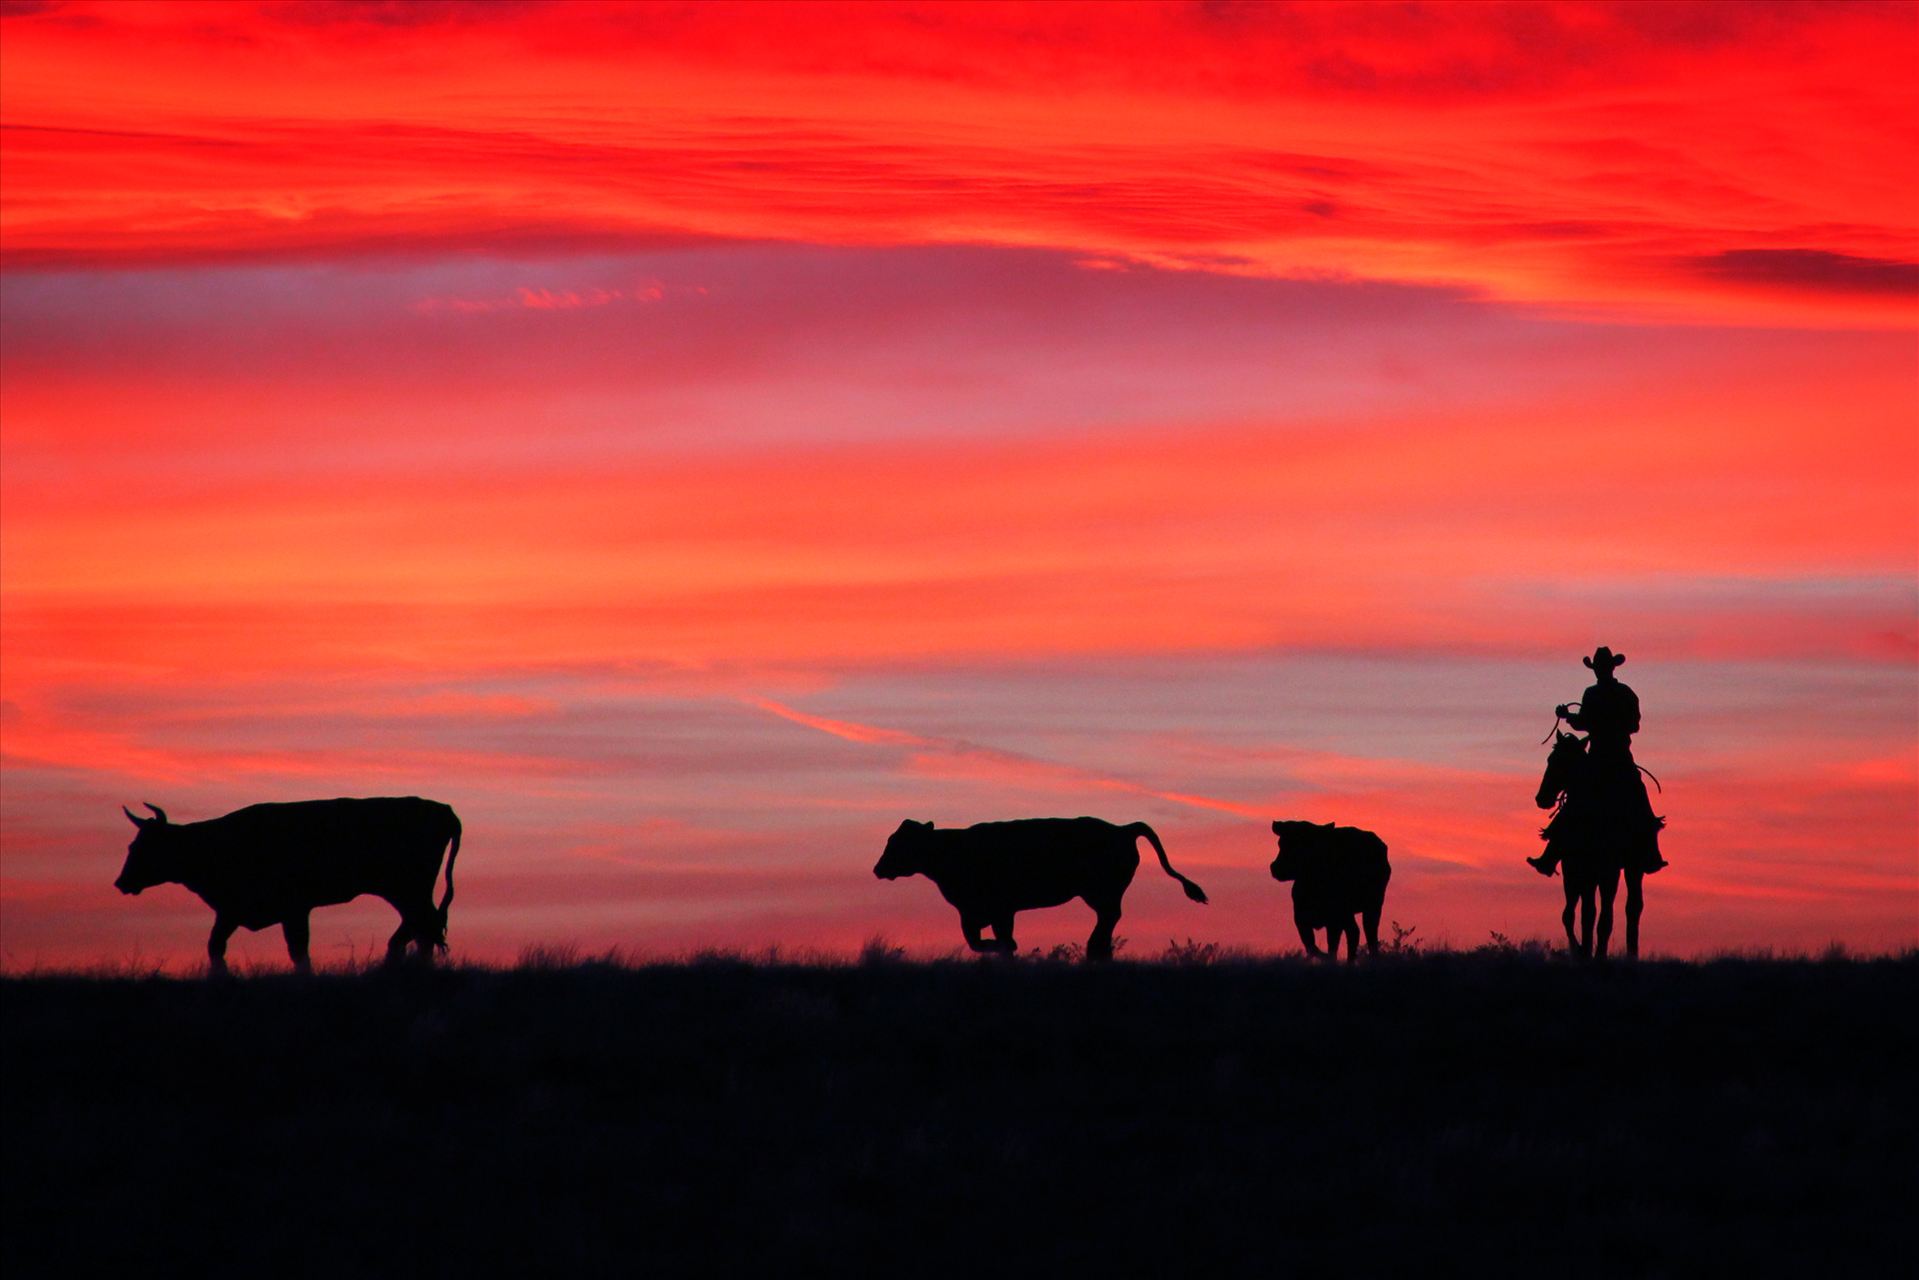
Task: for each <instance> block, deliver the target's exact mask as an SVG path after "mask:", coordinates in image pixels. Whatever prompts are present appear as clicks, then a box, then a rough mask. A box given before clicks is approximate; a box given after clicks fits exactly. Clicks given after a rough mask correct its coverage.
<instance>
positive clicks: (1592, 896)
mask: <svg viewBox="0 0 1919 1280" xmlns="http://www.w3.org/2000/svg"><path fill="white" fill-rule="evenodd" d="M1598 897H1599V893H1598V890H1596V889H1594V888H1593V887H1592V886H1591V885H1586V886H1585V887H1583V888H1582V889H1580V891H1579V954H1580V955H1582V956H1584V957H1585V958H1586V959H1588V960H1590V959H1592V958H1593V915H1594V913H1595V912H1596V911H1597V910H1598Z"/></svg>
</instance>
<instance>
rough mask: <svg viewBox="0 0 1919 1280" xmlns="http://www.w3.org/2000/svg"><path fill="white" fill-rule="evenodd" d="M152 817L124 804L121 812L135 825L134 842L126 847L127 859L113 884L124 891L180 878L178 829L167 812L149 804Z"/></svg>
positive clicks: (136, 890) (137, 890) (131, 891)
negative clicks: (140, 814) (146, 816)
mask: <svg viewBox="0 0 1919 1280" xmlns="http://www.w3.org/2000/svg"><path fill="white" fill-rule="evenodd" d="M147 808H149V809H151V810H153V816H152V817H151V818H142V817H138V816H136V815H135V814H134V812H133V810H131V809H129V808H127V807H126V806H125V805H122V806H121V807H120V812H121V813H124V814H126V815H127V821H128V822H131V823H132V824H133V825H134V828H135V833H134V837H133V843H132V844H130V845H128V846H127V862H126V865H125V866H123V867H121V868H120V878H119V879H118V880H115V881H114V882H113V887H114V888H116V889H118V890H119V891H120V892H121V893H138V892H140V890H142V889H151V888H152V887H153V886H154V885H156V884H168V883H171V882H173V881H176V880H178V879H179V878H180V865H179V863H180V848H179V845H178V843H177V842H176V839H175V837H176V835H177V834H178V831H179V828H177V827H175V826H173V825H172V824H171V823H169V822H168V821H167V811H166V810H165V809H162V808H161V807H160V806H158V805H154V804H150V805H148V806H147Z"/></svg>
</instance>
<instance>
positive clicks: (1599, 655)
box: [1580, 644, 1626, 671]
mask: <svg viewBox="0 0 1919 1280" xmlns="http://www.w3.org/2000/svg"><path fill="white" fill-rule="evenodd" d="M1625 660H1626V655H1625V654H1623V653H1618V654H1616V653H1614V652H1613V651H1612V650H1611V649H1608V648H1607V647H1606V646H1605V645H1603V644H1602V645H1600V646H1599V647H1598V648H1597V649H1595V650H1593V656H1592V657H1590V658H1581V659H1580V661H1581V662H1583V663H1585V664H1586V665H1587V666H1589V667H1591V668H1592V669H1593V670H1594V671H1599V670H1606V671H1611V670H1612V669H1613V668H1614V667H1616V666H1618V665H1620V664H1621V663H1623V662H1624V661H1625Z"/></svg>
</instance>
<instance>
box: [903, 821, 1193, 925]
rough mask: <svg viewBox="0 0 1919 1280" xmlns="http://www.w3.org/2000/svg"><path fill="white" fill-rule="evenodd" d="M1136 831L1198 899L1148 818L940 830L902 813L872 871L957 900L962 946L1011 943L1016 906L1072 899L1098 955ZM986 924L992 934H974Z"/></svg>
mask: <svg viewBox="0 0 1919 1280" xmlns="http://www.w3.org/2000/svg"><path fill="white" fill-rule="evenodd" d="M1141 836H1145V837H1146V839H1147V840H1148V841H1149V842H1151V844H1152V846H1153V851H1154V852H1155V853H1157V854H1159V865H1160V866H1161V867H1162V868H1163V869H1164V870H1165V872H1166V874H1167V875H1169V876H1171V877H1172V878H1173V879H1175V880H1177V881H1179V882H1180V884H1181V885H1182V886H1184V888H1185V890H1186V896H1187V897H1189V898H1191V899H1192V900H1193V901H1194V902H1199V903H1204V902H1205V901H1206V891H1205V890H1203V889H1201V888H1200V887H1199V886H1198V885H1196V884H1194V883H1193V882H1192V881H1191V880H1188V879H1187V878H1186V877H1185V876H1183V875H1181V874H1180V873H1179V872H1177V871H1175V870H1173V864H1172V863H1171V862H1168V861H1167V860H1166V848H1165V846H1164V845H1162V844H1160V842H1159V836H1158V835H1156V834H1155V833H1154V831H1153V829H1152V828H1151V827H1149V826H1147V825H1146V824H1145V823H1143V822H1134V823H1129V824H1128V825H1126V826H1123V827H1118V826H1114V825H1113V824H1112V823H1110V822H1103V821H1101V820H1100V819H1098V818H1024V819H1020V820H1018V821H1014V822H981V823H978V824H976V825H974V826H970V827H949V828H947V829H945V830H943V831H942V830H938V829H936V828H935V827H934V826H933V824H932V823H930V822H913V821H911V820H908V821H906V822H902V823H900V826H899V830H897V831H895V832H894V833H893V834H892V836H891V838H889V839H888V840H887V842H886V852H885V853H883V854H881V855H880V860H879V863H878V864H877V865H876V866H874V868H873V874H874V875H876V876H878V877H879V878H880V879H882V880H898V879H899V878H900V877H902V876H915V875H920V876H925V877H926V878H927V879H928V880H931V881H932V882H933V884H934V885H935V886H937V887H938V889H939V891H940V896H941V897H943V898H945V899H946V900H947V901H948V902H950V903H952V904H953V906H954V907H956V908H958V910H959V915H960V929H961V930H962V931H963V932H964V933H965V935H966V945H967V946H969V947H971V948H972V949H973V950H975V951H1003V952H1006V953H1008V954H1011V953H1013V952H1016V951H1018V950H1019V946H1018V944H1017V943H1015V942H1014V941H1013V916H1014V914H1015V913H1017V912H1020V911H1031V910H1035V909H1038V908H1040V907H1057V906H1059V905H1060V904H1062V903H1065V902H1070V901H1072V900H1073V899H1074V898H1079V899H1081V900H1083V901H1084V902H1085V903H1086V905H1087V906H1089V907H1091V908H1092V909H1093V912H1094V914H1095V915H1097V916H1098V921H1097V923H1095V924H1094V925H1093V933H1092V936H1091V937H1089V938H1088V939H1087V940H1086V958H1087V959H1088V960H1106V959H1110V958H1111V956H1112V954H1113V929H1114V928H1115V927H1116V926H1117V925H1118V924H1119V909H1120V899H1121V898H1122V897H1123V896H1124V895H1125V893H1126V887H1127V886H1128V885H1130V884H1132V883H1133V873H1134V872H1136V871H1138V870H1139V845H1138V844H1137V841H1138V839H1139V837H1141ZM989 926H990V927H991V928H992V930H993V939H992V940H991V941H987V940H984V939H982V938H981V937H980V931H981V930H982V929H985V928H987V927H989Z"/></svg>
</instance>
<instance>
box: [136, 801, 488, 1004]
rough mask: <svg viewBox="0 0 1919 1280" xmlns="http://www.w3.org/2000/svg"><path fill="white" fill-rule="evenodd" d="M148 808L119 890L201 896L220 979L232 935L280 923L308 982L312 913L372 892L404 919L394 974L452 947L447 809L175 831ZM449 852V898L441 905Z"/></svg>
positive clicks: (250, 813) (295, 809) (296, 812)
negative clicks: (171, 888) (171, 890)
mask: <svg viewBox="0 0 1919 1280" xmlns="http://www.w3.org/2000/svg"><path fill="white" fill-rule="evenodd" d="M147 808H149V809H151V810H153V816H152V817H151V818H141V817H137V816H136V815H135V814H134V813H133V811H132V810H130V809H126V808H122V809H121V812H122V813H125V814H126V815H127V820H128V821H129V822H131V823H133V825H134V826H135V827H136V828H137V829H138V834H136V835H135V836H134V837H133V843H132V844H130V845H128V846H127V861H126V865H125V866H124V867H122V868H121V870H120V877H119V879H117V880H115V881H114V882H113V887H114V888H116V889H118V890H119V891H120V892H121V893H126V894H137V893H139V892H140V891H141V890H143V889H150V888H152V887H153V886H154V885H158V884H180V885H184V886H186V887H187V888H188V889H190V890H192V891H193V892H194V893H196V894H198V895H199V897H200V900H201V901H203V902H205V903H206V904H207V905H208V906H209V907H212V908H213V932H212V934H211V935H210V936H209V937H208V938H207V964H208V965H209V966H210V967H211V969H212V971H213V973H214V974H216V975H219V974H224V973H225V972H226V971H227V961H226V954H227V940H228V939H229V938H231V937H232V936H233V932H234V930H236V929H249V930H259V929H266V928H271V927H272V926H274V925H279V926H280V929H281V932H282V933H283V934H284V935H285V936H286V944H287V954H288V955H289V956H290V957H292V959H293V967H294V968H295V969H297V970H299V971H300V972H302V973H306V972H308V971H309V970H310V969H311V968H312V962H311V961H310V960H309V958H308V956H307V938H308V929H307V916H308V914H309V913H311V912H312V910H313V909H314V908H315V907H325V906H332V905H335V904H338V903H342V902H351V901H352V900H353V899H355V898H357V897H359V896H360V895H361V894H367V893H370V894H373V895H374V896H375V897H379V898H384V899H385V900H386V901H387V903H388V904H389V905H391V906H392V907H393V909H394V910H395V911H398V912H399V913H400V928H399V930H398V931H397V932H395V933H394V935H393V937H392V938H391V939H390V940H389V941H388V942H387V949H386V961H387V964H388V965H394V964H398V963H399V962H400V961H401V960H402V959H404V958H405V955H406V949H407V944H408V943H409V942H411V943H412V944H413V945H414V948H415V950H416V951H417V953H418V955H419V958H420V960H421V961H422V962H423V963H427V964H431V963H432V960H433V952H434V949H435V948H437V947H444V946H445V945H446V912H447V908H448V907H449V906H451V905H452V903H453V860H454V858H456V857H458V856H459V853H460V819H459V818H458V816H456V815H455V814H454V812H453V810H452V809H450V808H448V807H447V806H446V805H443V804H440V803H438V802H437V801H433V800H422V799H420V798H419V797H418V796H404V797H382V798H378V799H370V800H305V801H300V802H298V803H295V804H256V805H249V806H248V807H246V808H244V809H236V810H235V811H234V812H232V813H229V814H227V815H226V816H225V817H221V818H209V819H208V820H207V821H205V822H181V823H174V822H168V821H167V815H166V810H164V809H162V808H160V807H159V806H157V805H152V804H149V805H148V806H147ZM442 849H445V850H447V854H446V895H445V896H444V897H442V898H441V899H440V904H439V906H437V907H436V906H434V905H433V882H434V881H435V880H436V879H438V878H439V874H440V852H441V850H442Z"/></svg>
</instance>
